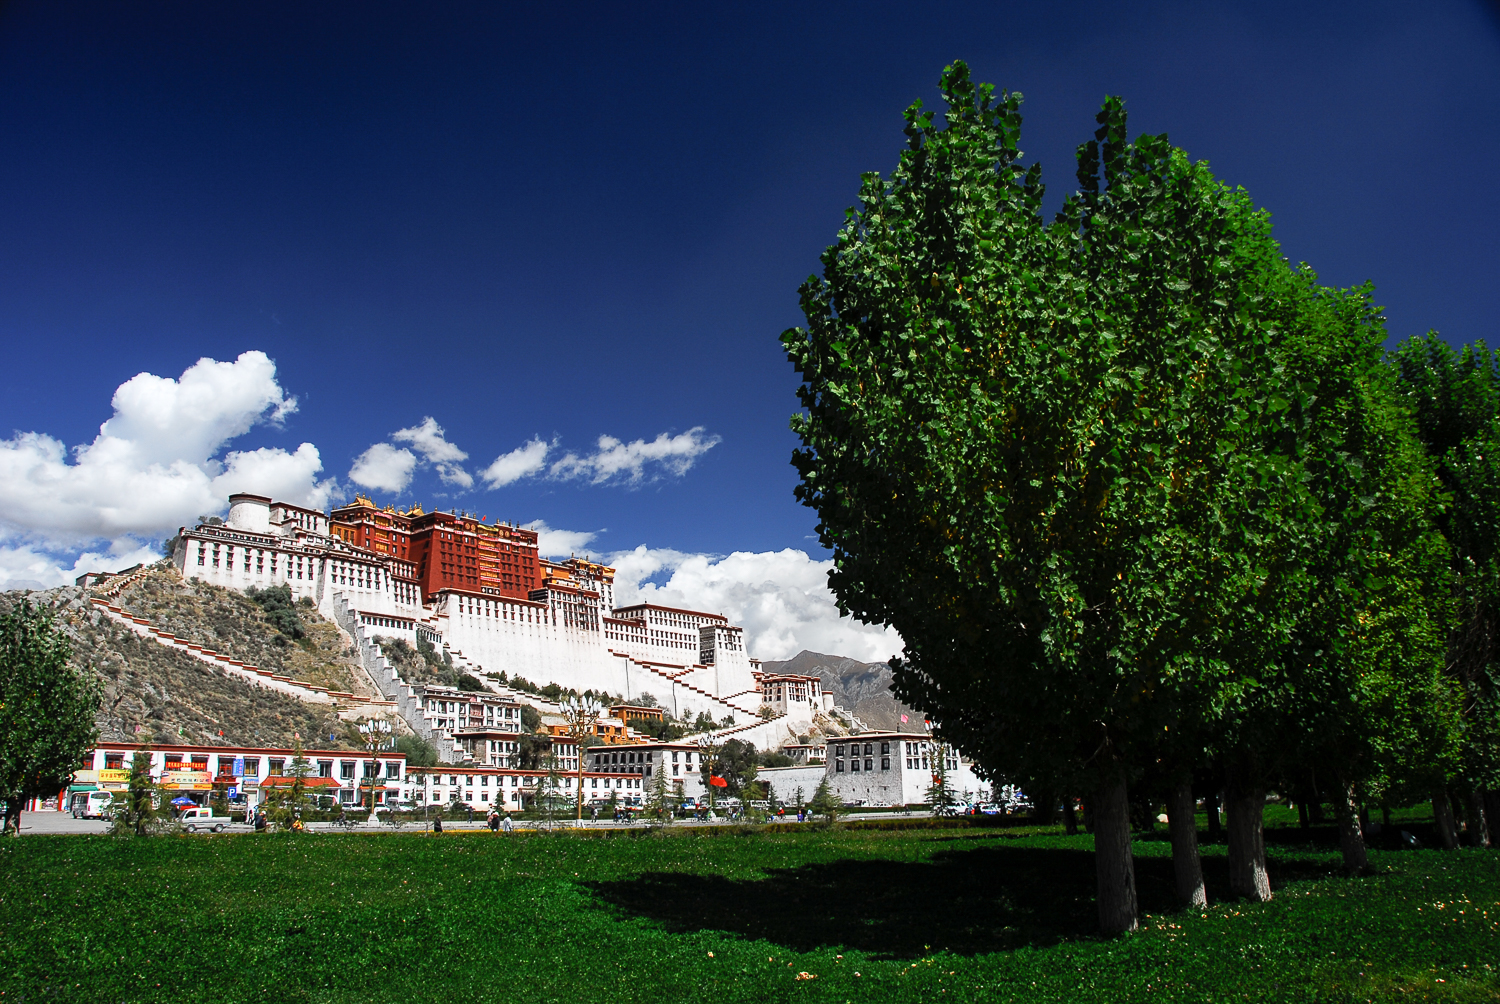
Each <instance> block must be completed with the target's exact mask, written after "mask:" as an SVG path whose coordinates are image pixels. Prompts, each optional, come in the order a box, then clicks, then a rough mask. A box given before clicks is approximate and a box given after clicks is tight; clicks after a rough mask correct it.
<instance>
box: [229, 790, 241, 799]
mask: <svg viewBox="0 0 1500 1004" xmlns="http://www.w3.org/2000/svg"><path fill="white" fill-rule="evenodd" d="M225 797H226V798H239V797H240V789H238V788H230V789H229V792H228V794H227V795H226V796H225Z"/></svg>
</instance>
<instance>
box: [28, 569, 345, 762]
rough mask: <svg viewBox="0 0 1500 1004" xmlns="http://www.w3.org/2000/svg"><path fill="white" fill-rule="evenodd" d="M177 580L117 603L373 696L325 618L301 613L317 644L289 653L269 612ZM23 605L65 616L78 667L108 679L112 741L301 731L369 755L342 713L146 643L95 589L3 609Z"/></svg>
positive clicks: (267, 737) (216, 740)
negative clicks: (107, 608) (100, 602)
mask: <svg viewBox="0 0 1500 1004" xmlns="http://www.w3.org/2000/svg"><path fill="white" fill-rule="evenodd" d="M175 575H176V573H175V571H171V572H165V571H163V572H162V573H161V574H160V575H158V574H156V573H153V574H152V575H151V576H149V577H148V578H149V579H150V580H152V581H149V582H143V583H139V584H137V585H136V586H133V587H132V588H131V589H127V590H126V591H125V595H124V596H123V597H121V598H120V599H119V600H116V601H115V602H116V603H117V604H119V605H121V606H123V607H124V608H125V609H127V610H130V611H131V612H132V613H134V614H136V616H139V617H146V618H149V619H152V620H153V622H154V623H156V624H157V626H159V627H164V628H167V629H168V630H171V631H172V632H173V633H175V634H178V635H179V637H182V638H186V639H189V640H192V641H194V642H195V643H197V644H202V645H205V646H208V647H211V648H214V649H216V650H218V651H220V652H223V653H225V654H230V655H233V657H234V658H236V659H241V660H243V661H245V662H249V663H254V664H256V665H260V666H263V667H265V668H271V667H276V670H277V672H281V673H284V674H285V675H287V676H292V677H294V678H301V679H304V680H306V681H307V682H314V683H320V684H322V685H324V686H335V685H336V686H337V687H338V689H341V690H344V691H349V692H354V693H360V692H364V693H368V692H369V691H370V687H369V683H368V680H366V679H365V678H364V676H363V672H362V671H359V672H358V673H356V672H355V671H354V669H353V667H352V666H351V663H352V662H353V659H352V656H350V655H349V654H348V653H347V651H346V649H347V643H346V642H344V641H342V640H341V638H340V636H339V633H338V628H337V627H336V626H335V625H333V624H330V623H328V622H327V621H323V620H322V619H321V618H319V617H318V615H317V613H316V612H314V611H310V610H309V611H299V612H298V616H299V618H301V619H302V620H303V622H304V624H305V625H306V628H307V630H306V634H305V637H304V638H303V639H302V642H304V643H305V644H299V643H296V642H290V643H286V644H285V645H283V643H282V642H278V641H277V640H276V638H275V636H276V635H277V634H278V632H277V631H275V629H274V628H271V627H270V625H269V624H266V623H265V621H264V618H263V617H261V616H260V611H259V608H256V607H255V606H254V604H251V603H249V601H248V600H246V599H245V598H244V597H243V596H241V595H239V594H238V593H232V592H230V591H228V590H223V589H216V588H215V587H212V586H204V585H203V584H202V583H182V582H181V580H177V584H176V585H174V584H173V582H172V580H173V578H174V577H175ZM23 597H26V598H29V599H30V601H31V602H32V603H33V604H36V605H38V606H43V607H47V608H50V609H51V610H53V611H54V613H55V615H56V616H57V620H58V623H59V624H60V625H61V626H62V628H63V630H64V631H65V632H66V634H67V635H68V638H69V641H70V642H71V644H72V648H73V662H74V664H75V665H78V666H80V667H85V668H87V669H88V670H90V671H91V672H93V673H94V674H95V675H96V676H97V677H98V679H99V681H100V684H101V685H102V688H103V691H104V702H103V705H102V706H101V707H100V710H99V714H98V716H97V721H98V725H99V734H100V738H101V739H105V740H110V739H113V740H115V741H127V742H131V741H134V742H142V741H145V742H158V743H203V744H208V745H216V746H218V745H224V746H290V745H291V744H292V741H293V735H294V734H300V735H301V737H302V739H303V742H304V744H305V745H306V746H307V747H308V748H309V749H315V748H316V749H355V748H358V739H359V736H358V733H357V732H356V731H355V730H354V728H353V726H352V725H351V724H350V723H348V722H343V721H340V720H339V719H338V717H337V716H336V714H335V713H334V709H333V708H332V706H330V705H318V704H309V703H304V702H302V701H299V700H297V699H296V698H295V697H290V696H287V695H284V694H279V693H276V692H274V691H271V690H267V689H264V688H261V687H255V686H252V685H251V684H250V683H248V682H246V681H245V680H243V679H241V678H238V677H234V676H229V675H226V674H225V672H224V671H223V669H221V668H218V667H216V666H212V665H208V664H206V663H204V662H202V661H200V660H198V659H195V658H193V657H192V656H190V655H188V654H187V653H186V652H183V651H180V650H177V649H172V648H167V647H166V646H163V645H160V644H157V643H156V642H155V641H151V640H149V639H145V638H142V637H140V636H139V635H137V634H134V633H132V632H131V631H130V630H128V629H127V628H125V627H123V626H121V625H120V624H118V623H116V622H114V621H112V620H110V619H108V618H106V617H105V616H104V615H103V614H102V613H101V612H100V611H99V610H98V609H97V608H96V607H95V606H94V604H93V603H92V602H90V593H89V591H88V590H85V589H78V588H72V587H68V588H62V589H50V590H45V591H10V592H5V593H0V613H3V612H6V611H9V610H10V609H11V608H12V606H13V605H14V604H16V603H18V602H19V601H20V600H21V599H22V598H23ZM283 637H284V636H283ZM278 657H279V658H278ZM357 684H358V685H361V686H360V688H359V689H356V685H357ZM330 736H331V737H332V738H330Z"/></svg>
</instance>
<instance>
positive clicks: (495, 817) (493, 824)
mask: <svg viewBox="0 0 1500 1004" xmlns="http://www.w3.org/2000/svg"><path fill="white" fill-rule="evenodd" d="M487 822H488V823H489V827H490V832H491V833H494V832H496V831H498V830H499V829H500V813H498V812H496V811H495V810H494V809H491V810H490V818H489V819H488V820H487Z"/></svg>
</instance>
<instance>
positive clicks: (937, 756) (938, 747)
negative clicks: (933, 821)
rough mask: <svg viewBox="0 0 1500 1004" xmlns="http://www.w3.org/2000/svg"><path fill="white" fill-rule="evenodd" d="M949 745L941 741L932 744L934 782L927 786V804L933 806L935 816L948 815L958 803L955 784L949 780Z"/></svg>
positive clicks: (931, 758)
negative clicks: (954, 789) (954, 791)
mask: <svg viewBox="0 0 1500 1004" xmlns="http://www.w3.org/2000/svg"><path fill="white" fill-rule="evenodd" d="M948 749H949V748H948V746H946V745H945V744H943V743H941V742H934V743H933V744H932V754H931V757H930V758H929V759H930V760H931V762H932V783H931V784H930V785H928V786H927V796H926V798H927V804H928V805H930V806H932V813H933V815H935V816H947V815H951V814H952V812H953V807H954V806H955V805H957V804H958V796H956V795H955V794H954V793H953V785H952V784H951V783H949V781H948Z"/></svg>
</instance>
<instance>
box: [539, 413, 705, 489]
mask: <svg viewBox="0 0 1500 1004" xmlns="http://www.w3.org/2000/svg"><path fill="white" fill-rule="evenodd" d="M720 441H721V437H719V436H717V435H714V436H710V435H706V434H705V432H704V429H703V427H702V426H701V425H700V426H694V427H693V428H691V429H689V430H688V431H687V432H684V433H680V434H678V435H676V436H669V435H667V434H666V433H665V432H663V433H662V434H661V435H659V436H657V437H656V438H655V439H653V440H651V441H650V442H649V443H648V442H646V441H645V440H644V439H637V440H634V441H632V442H629V443H622V442H621V441H620V440H618V439H616V438H614V437H613V436H600V437H599V449H598V450H597V451H596V452H594V453H591V454H589V455H588V456H583V457H580V456H578V455H577V454H576V453H572V452H569V453H568V454H567V455H566V456H564V457H563V458H562V459H561V460H558V461H557V462H556V463H554V464H553V465H552V469H551V470H550V471H549V472H548V473H549V475H550V476H551V477H553V478H556V479H558V480H560V481H569V480H572V479H574V478H586V479H587V480H589V481H590V482H592V483H593V484H596V485H597V484H602V483H604V482H606V481H612V480H616V479H618V480H620V481H624V482H626V483H627V484H639V483H640V482H641V481H642V480H644V479H645V477H646V469H647V467H648V466H649V465H653V464H654V465H658V466H659V467H660V468H661V469H664V470H666V471H667V472H668V473H670V474H675V475H678V476H681V475H683V474H686V473H687V472H688V470H689V468H691V467H692V466H693V464H694V463H695V462H696V461H697V459H698V458H699V457H700V456H702V455H703V454H705V453H707V452H708V451H709V450H711V449H713V448H714V447H715V446H717V445H718V444H719V442H720Z"/></svg>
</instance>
